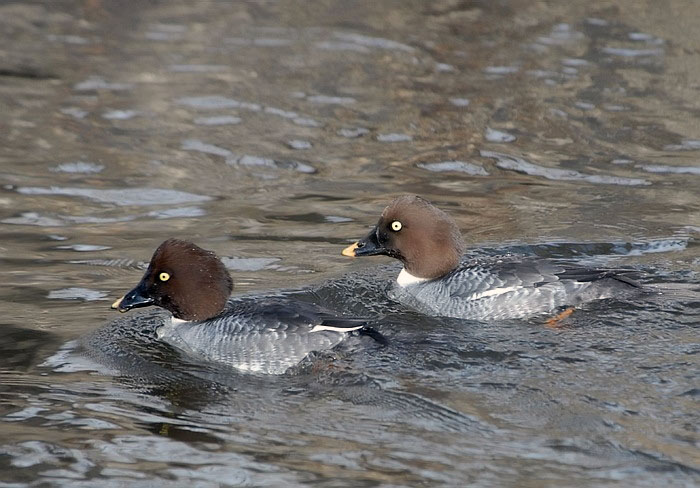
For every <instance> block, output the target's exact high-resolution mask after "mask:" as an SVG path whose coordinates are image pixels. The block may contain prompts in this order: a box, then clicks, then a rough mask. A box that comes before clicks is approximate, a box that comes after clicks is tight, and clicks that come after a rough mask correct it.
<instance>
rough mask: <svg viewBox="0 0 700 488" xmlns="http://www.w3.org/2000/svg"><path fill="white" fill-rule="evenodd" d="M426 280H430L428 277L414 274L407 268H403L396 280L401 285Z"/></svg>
mask: <svg viewBox="0 0 700 488" xmlns="http://www.w3.org/2000/svg"><path fill="white" fill-rule="evenodd" d="M424 281H428V278H419V277H417V276H413V275H412V274H411V273H409V272H408V271H406V268H402V269H401V272H400V273H399V276H398V277H397V278H396V282H397V283H398V284H399V286H400V287H404V286H409V285H415V284H417V283H423V282H424Z"/></svg>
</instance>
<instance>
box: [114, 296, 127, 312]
mask: <svg viewBox="0 0 700 488" xmlns="http://www.w3.org/2000/svg"><path fill="white" fill-rule="evenodd" d="M122 300H124V297H121V298H119V299H117V301H116V302H114V303H113V304H112V310H119V305H120V304H121V303H122Z"/></svg>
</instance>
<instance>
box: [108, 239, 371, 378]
mask: <svg viewBox="0 0 700 488" xmlns="http://www.w3.org/2000/svg"><path fill="white" fill-rule="evenodd" d="M232 290H233V281H232V280H231V276H230V275H229V273H228V271H227V270H226V268H225V266H224V264H223V263H222V262H221V260H220V259H219V258H217V257H216V255H215V254H214V253H213V252H212V251H206V250H204V249H202V248H200V247H198V246H196V245H194V244H192V243H190V242H186V241H181V240H177V239H168V240H167V241H165V242H163V243H162V244H161V245H160V246H159V247H158V249H156V251H155V253H154V254H153V257H152V258H151V262H150V264H149V265H148V269H147V270H146V273H145V274H144V276H143V278H142V279H141V281H140V282H139V284H138V285H137V286H136V287H135V288H134V289H133V290H131V291H130V292H129V293H127V294H126V295H124V296H123V297H122V298H120V299H119V300H117V301H115V302H114V303H113V304H112V308H113V309H116V310H119V311H120V312H126V311H128V310H131V309H132V308H137V307H147V306H149V305H155V306H158V307H162V308H164V309H166V310H168V311H169V312H170V313H171V314H172V318H171V319H170V320H168V321H167V322H166V323H165V324H164V325H163V326H161V327H160V328H159V329H158V330H157V332H156V333H157V335H158V338H159V339H161V340H163V341H165V342H167V343H169V344H170V345H172V346H174V347H176V348H177V349H180V350H182V351H184V352H185V353H187V354H190V355H192V356H195V357H199V358H203V359H205V360H207V361H213V362H218V363H225V364H227V365H229V366H232V367H234V368H236V369H238V370H241V371H251V372H258V373H265V374H282V373H284V372H285V371H286V370H287V369H289V368H290V367H291V366H294V365H296V364H298V363H299V362H300V361H301V360H302V359H304V358H305V357H306V356H307V355H308V354H309V353H310V352H312V351H323V350H327V349H330V348H332V347H334V346H336V345H337V344H339V343H340V342H341V341H343V339H344V338H345V337H347V335H348V332H351V331H355V330H357V331H359V332H360V333H366V334H367V335H370V336H372V337H373V338H375V339H376V340H378V341H380V342H381V341H382V339H383V338H381V336H379V334H378V333H377V332H376V331H374V330H371V329H368V328H365V323H364V321H362V320H359V319H351V318H345V317H337V316H335V315H334V314H333V313H331V312H330V311H328V310H325V309H323V308H321V307H319V306H317V305H315V304H313V303H309V302H303V301H299V300H296V299H294V298H292V297H289V296H268V297H246V298H240V299H235V300H229V295H230V294H231V291H232Z"/></svg>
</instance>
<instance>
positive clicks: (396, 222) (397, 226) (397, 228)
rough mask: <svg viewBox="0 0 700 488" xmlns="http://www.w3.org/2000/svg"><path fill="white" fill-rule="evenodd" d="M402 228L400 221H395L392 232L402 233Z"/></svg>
mask: <svg viewBox="0 0 700 488" xmlns="http://www.w3.org/2000/svg"><path fill="white" fill-rule="evenodd" d="M401 227H403V225H402V224H401V222H399V221H398V220H394V221H393V222H392V223H391V230H393V231H394V232H398V231H400V230H401Z"/></svg>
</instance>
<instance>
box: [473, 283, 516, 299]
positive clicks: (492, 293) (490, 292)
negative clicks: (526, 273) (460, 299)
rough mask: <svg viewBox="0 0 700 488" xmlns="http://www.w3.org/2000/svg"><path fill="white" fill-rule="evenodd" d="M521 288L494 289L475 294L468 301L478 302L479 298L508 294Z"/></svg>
mask: <svg viewBox="0 0 700 488" xmlns="http://www.w3.org/2000/svg"><path fill="white" fill-rule="evenodd" d="M521 288H522V286H509V287H507V288H494V289H493V290H486V291H484V292H482V293H475V294H473V295H472V296H470V297H469V300H478V299H479V298H486V297H494V296H496V295H503V294H504V293H510V292H512V291H516V290H519V289H521Z"/></svg>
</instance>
